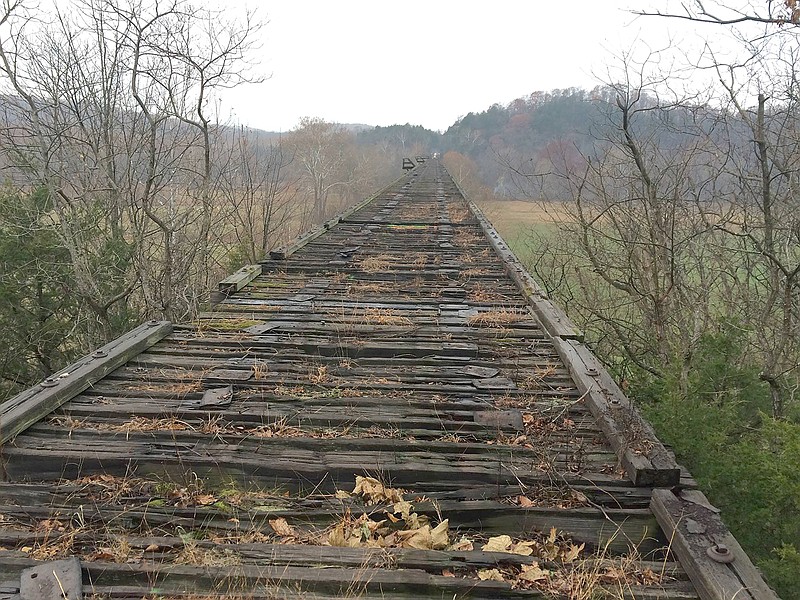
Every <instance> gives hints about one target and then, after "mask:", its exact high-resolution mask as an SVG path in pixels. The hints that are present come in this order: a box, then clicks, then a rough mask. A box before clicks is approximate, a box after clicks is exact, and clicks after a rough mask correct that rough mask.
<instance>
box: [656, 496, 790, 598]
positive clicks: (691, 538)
mask: <svg viewBox="0 0 800 600" xmlns="http://www.w3.org/2000/svg"><path fill="white" fill-rule="evenodd" d="M650 509H651V510H652V511H653V513H654V514H655V516H656V520H657V521H658V524H659V525H660V526H661V529H662V530H663V531H664V533H665V534H666V536H667V539H669V540H670V550H671V551H672V552H673V553H674V554H675V555H676V556H677V557H678V560H679V561H680V564H681V566H683V568H684V569H685V570H686V573H687V575H688V576H689V580H690V581H691V582H692V584H693V585H694V586H695V588H696V590H697V593H698V594H699V595H700V598H701V599H702V600H731V598H735V599H736V600H779V598H778V596H777V595H776V594H775V592H774V591H773V590H772V589H770V587H769V586H768V585H767V583H766V582H765V581H764V578H763V577H762V575H761V573H760V572H759V570H758V569H757V568H756V567H755V565H753V563H752V561H751V560H750V558H749V557H748V556H747V554H746V553H745V552H744V550H743V549H742V547H741V546H740V545H739V543H738V542H737V541H736V538H735V537H733V535H732V534H731V533H730V531H729V530H728V528H727V527H725V524H724V523H723V522H722V519H721V518H720V517H719V510H718V509H716V508H714V507H713V506H712V505H711V504H710V503H709V502H708V500H707V499H706V497H705V495H704V494H703V493H702V492H700V491H698V490H684V491H682V492H678V493H675V492H673V491H672V490H666V489H657V490H653V496H652V498H651V500H650ZM715 557H716V558H715ZM721 560H724V561H730V562H720V561H721Z"/></svg>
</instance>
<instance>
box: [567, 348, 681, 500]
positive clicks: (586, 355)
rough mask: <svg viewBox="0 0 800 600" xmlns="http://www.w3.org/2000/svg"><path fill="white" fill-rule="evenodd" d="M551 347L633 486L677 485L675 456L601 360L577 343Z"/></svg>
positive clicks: (678, 472)
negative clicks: (553, 348) (556, 353)
mask: <svg viewBox="0 0 800 600" xmlns="http://www.w3.org/2000/svg"><path fill="white" fill-rule="evenodd" d="M553 344H554V346H555V349H556V352H558V355H559V357H560V358H561V360H562V362H563V363H564V364H565V365H566V367H567V369H568V370H569V373H570V376H571V377H572V379H573V380H574V381H575V385H576V386H577V388H578V391H579V392H580V394H581V395H582V396H583V398H584V403H585V404H586V406H587V407H588V408H589V410H590V411H591V413H592V416H593V417H594V418H595V420H596V421H597V423H598V425H599V426H600V428H601V429H602V430H603V433H604V434H605V435H606V437H607V438H608V441H609V443H610V444H611V447H612V448H613V449H614V452H616V454H617V457H618V459H619V461H620V464H621V465H622V467H623V468H624V469H625V472H626V474H627V475H628V478H629V479H630V480H631V481H632V482H633V484H634V485H636V486H640V487H643V486H650V487H673V486H676V485H678V484H679V483H680V478H681V471H680V468H679V467H678V465H677V463H676V462H675V457H674V456H673V454H672V453H671V452H670V451H668V450H667V449H666V447H665V446H664V444H662V443H661V441H660V440H659V439H658V436H656V433H655V431H654V430H653V427H652V426H651V425H650V423H648V422H647V421H646V420H645V419H644V417H642V415H641V414H640V413H639V411H638V410H637V409H636V407H635V406H634V405H633V403H632V402H631V400H630V399H629V398H628V397H627V396H626V395H625V393H624V392H623V391H622V390H621V389H620V388H619V386H618V385H617V383H616V382H615V381H614V378H613V377H611V374H610V373H609V372H608V370H607V369H606V368H605V367H604V366H603V364H602V363H601V362H600V360H599V359H598V358H597V357H596V356H595V355H594V354H593V353H592V352H591V351H590V350H589V348H588V347H587V346H586V345H585V344H584V343H582V342H579V341H578V340H565V339H563V338H560V337H556V338H553Z"/></svg>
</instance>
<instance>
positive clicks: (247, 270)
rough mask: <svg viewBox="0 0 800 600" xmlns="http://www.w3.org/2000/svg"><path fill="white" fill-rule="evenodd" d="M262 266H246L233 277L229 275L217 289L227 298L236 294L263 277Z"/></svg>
mask: <svg viewBox="0 0 800 600" xmlns="http://www.w3.org/2000/svg"><path fill="white" fill-rule="evenodd" d="M261 269H262V267H261V265H246V266H244V267H242V268H241V269H239V270H238V271H236V272H235V273H234V274H233V275H229V276H228V277H226V278H225V279H223V280H222V281H220V282H219V283H218V284H217V289H218V290H219V291H220V292H222V294H224V295H225V296H230V295H231V294H235V293H236V292H238V291H239V290H241V289H242V288H244V287H245V286H246V285H247V284H249V283H250V282H251V281H253V280H254V279H255V278H256V277H258V276H259V275H261Z"/></svg>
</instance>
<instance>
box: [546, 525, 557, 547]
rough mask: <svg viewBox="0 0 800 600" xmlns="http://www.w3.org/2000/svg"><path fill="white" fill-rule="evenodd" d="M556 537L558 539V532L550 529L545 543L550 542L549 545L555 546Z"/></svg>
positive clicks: (553, 528)
mask: <svg viewBox="0 0 800 600" xmlns="http://www.w3.org/2000/svg"><path fill="white" fill-rule="evenodd" d="M557 537H558V531H557V530H556V528H555V527H551V528H550V536H549V537H548V538H547V541H548V542H550V543H551V544H555V543H556V538H557Z"/></svg>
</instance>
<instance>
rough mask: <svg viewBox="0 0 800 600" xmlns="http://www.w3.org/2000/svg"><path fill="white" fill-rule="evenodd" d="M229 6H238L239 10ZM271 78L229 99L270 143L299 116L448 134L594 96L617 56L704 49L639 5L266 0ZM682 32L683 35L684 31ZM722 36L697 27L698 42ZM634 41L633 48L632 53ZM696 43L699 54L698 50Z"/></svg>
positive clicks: (235, 115) (264, 53)
mask: <svg viewBox="0 0 800 600" xmlns="http://www.w3.org/2000/svg"><path fill="white" fill-rule="evenodd" d="M228 2H229V3H231V4H236V5H237V6H239V7H240V6H241V3H240V2H237V1H236V0H228ZM249 4H250V6H251V7H256V11H257V14H259V15H260V16H261V17H262V18H266V19H268V21H269V23H268V24H267V26H266V27H265V28H264V29H263V31H262V34H261V35H262V38H263V46H262V48H261V50H260V51H259V53H260V56H261V61H262V65H261V66H262V69H263V71H264V72H265V73H266V74H267V75H270V78H269V79H267V80H266V81H265V82H263V83H260V84H253V85H248V86H246V87H243V88H239V89H236V90H233V91H231V92H228V93H226V95H225V97H224V99H223V106H222V109H223V113H226V112H227V113H230V114H231V115H232V119H233V120H234V121H237V122H240V123H243V124H246V125H249V126H251V127H256V128H259V129H265V130H270V131H288V130H290V129H292V128H294V127H295V126H296V125H297V123H298V121H299V119H300V118H301V117H303V116H310V117H321V118H324V119H326V120H328V121H335V122H339V123H365V124H368V125H392V124H396V123H400V124H403V123H406V122H409V123H411V124H414V125H424V126H425V127H428V128H430V129H436V130H444V129H446V128H447V127H448V126H449V125H451V124H452V123H453V122H454V121H455V120H456V119H457V118H459V117H460V116H463V115H465V114H467V113H468V112H470V111H473V112H474V111H482V110H485V109H486V108H488V107H489V106H490V105H491V104H493V103H495V102H500V103H506V102H509V101H510V100H513V99H514V98H518V97H520V96H524V95H527V94H529V93H531V92H533V91H537V90H550V89H554V88H565V87H572V86H574V87H584V88H592V87H594V86H595V85H596V84H597V83H598V80H597V79H596V78H595V77H594V76H593V73H598V74H602V72H603V71H604V66H603V65H604V63H607V62H608V61H609V57H610V56H611V55H612V53H618V52H619V51H621V50H628V49H630V48H631V47H632V44H634V43H635V44H637V45H639V46H641V45H644V44H649V45H651V46H653V47H658V46H660V45H662V44H664V42H665V40H666V39H667V36H668V35H669V36H670V37H672V36H674V35H676V32H677V35H678V37H677V38H674V39H677V41H676V42H675V43H676V44H678V45H680V44H685V43H686V41H685V40H686V39H688V38H691V39H696V38H695V37H692V36H693V35H694V34H692V33H691V32H690V31H689V29H687V27H686V26H684V25H683V23H682V22H679V21H675V20H667V19H660V18H655V17H646V18H635V17H634V16H633V15H631V14H630V13H629V12H626V10H625V9H627V8H630V7H632V6H633V7H636V8H640V9H641V8H644V7H647V6H649V5H651V4H652V5H657V6H658V7H660V8H661V9H662V10H663V8H664V6H665V3H664V2H663V1H662V2H650V1H648V0H645V1H642V0H640V1H639V2H636V1H633V0H594V1H591V2H568V1H567V0H491V1H486V0H483V1H481V2H477V1H475V0H392V1H381V0H337V1H333V0H261V1H260V2H250V3H249ZM681 27H683V29H681ZM720 29H721V28H719V27H714V26H701V27H700V31H701V32H702V34H701V35H711V36H716V35H720V34H721V33H722V32H721V31H720ZM634 40H637V41H635V42H634ZM692 43H695V42H692Z"/></svg>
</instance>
